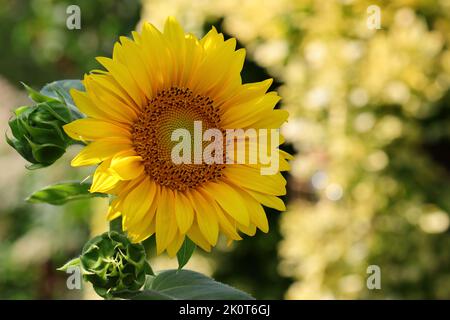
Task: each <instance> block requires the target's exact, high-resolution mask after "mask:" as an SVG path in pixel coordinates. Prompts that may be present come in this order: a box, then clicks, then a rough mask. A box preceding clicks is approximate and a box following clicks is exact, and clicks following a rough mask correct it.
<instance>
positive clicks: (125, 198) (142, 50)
mask: <svg viewBox="0 0 450 320" xmlns="http://www.w3.org/2000/svg"><path fill="white" fill-rule="evenodd" d="M244 59H245V50H244V49H239V50H236V40H235V39H228V40H226V41H225V40H224V37H223V35H222V34H220V33H218V32H217V31H216V29H215V28H212V30H210V31H209V32H208V33H207V34H206V35H205V36H204V37H203V38H202V39H200V40H199V39H198V38H196V37H195V36H194V35H192V34H185V33H184V31H183V29H182V27H181V26H180V25H179V24H178V22H177V21H176V20H175V19H174V18H168V19H167V21H166V23H165V26H164V30H163V32H161V31H159V30H158V29H156V28H155V27H154V26H153V25H151V24H149V23H145V24H144V25H143V28H142V32H140V33H138V32H133V33H132V39H130V38H127V37H120V42H117V43H115V45H114V50H113V56H112V58H111V59H110V58H105V57H99V58H97V60H98V61H99V62H100V64H102V65H103V66H104V67H105V68H106V71H104V70H93V71H92V72H91V73H90V74H88V75H85V76H84V79H83V84H84V86H85V90H86V91H77V90H72V91H71V95H72V97H73V100H74V102H75V104H76V106H77V107H78V109H79V110H80V111H81V112H82V113H84V114H85V115H86V116H87V117H86V118H83V119H79V120H76V121H74V122H71V123H69V124H67V125H65V126H64V130H65V132H66V133H67V134H68V135H69V136H70V137H71V138H73V139H76V140H80V141H83V142H85V143H86V144H87V146H86V147H84V148H83V149H82V150H81V151H80V153H79V154H78V155H77V156H76V157H75V158H74V159H73V160H72V162H71V164H72V166H86V165H97V164H98V167H97V168H96V170H95V173H94V175H93V181H92V186H91V188H90V192H100V193H107V194H111V195H113V197H112V200H111V203H110V206H109V210H108V216H107V218H108V219H109V220H112V219H115V218H117V217H119V216H121V217H122V227H123V230H124V231H126V232H127V234H128V236H129V237H130V238H131V239H132V241H133V242H141V241H143V240H145V239H146V238H148V237H150V236H151V235H153V234H155V237H156V246H157V253H158V254H160V253H162V252H164V251H167V252H168V254H169V255H170V256H174V255H175V254H176V253H177V251H178V250H179V248H180V247H181V245H182V243H183V241H184V239H185V237H186V236H187V237H188V238H189V239H191V240H192V241H193V242H194V243H196V244H197V245H198V246H200V247H201V248H202V249H204V250H206V251H210V250H211V247H212V246H215V245H216V243H217V240H218V236H219V234H220V233H221V234H223V235H224V236H225V237H226V238H227V239H228V241H233V240H241V239H242V238H241V235H242V234H247V235H249V236H253V235H254V234H255V232H256V229H257V228H258V229H260V230H261V231H263V232H268V229H269V226H268V222H267V217H266V215H265V212H264V209H263V207H262V205H264V206H267V207H271V208H275V209H277V210H280V211H282V210H285V206H284V203H283V201H282V200H281V199H280V198H279V197H278V196H281V195H284V194H285V193H286V188H285V185H286V181H285V179H284V178H283V177H282V175H281V174H280V172H279V171H283V170H288V163H287V160H288V159H290V155H289V154H287V153H285V152H283V151H281V150H279V149H276V152H277V156H278V157H279V163H280V165H279V170H278V171H277V172H276V174H273V175H262V174H261V172H260V168H261V167H262V164H260V163H256V164H220V163H212V164H206V163H201V164H185V163H182V164H175V163H174V162H173V161H171V150H172V148H173V144H174V142H173V141H171V139H170V137H171V133H172V132H173V131H174V130H175V129H178V128H184V129H187V130H190V131H192V130H193V129H192V128H193V123H194V121H201V122H202V124H203V129H202V130H206V129H208V128H218V129H220V130H222V131H224V130H226V129H237V128H240V129H246V128H255V129H263V128H264V129H267V128H273V129H277V128H279V127H280V126H281V125H282V124H283V122H285V121H286V119H287V117H288V114H287V112H286V111H282V110H274V106H275V104H276V103H277V102H278V101H279V100H280V97H279V96H278V95H277V93H276V92H267V90H268V88H269V86H270V85H271V83H272V80H271V79H269V80H265V81H262V82H256V83H247V84H242V80H241V76H240V72H241V70H242V67H243V63H244ZM281 142H282V141H281ZM249 144H250V143H249ZM277 147H278V146H277ZM224 153H225V151H224Z"/></svg>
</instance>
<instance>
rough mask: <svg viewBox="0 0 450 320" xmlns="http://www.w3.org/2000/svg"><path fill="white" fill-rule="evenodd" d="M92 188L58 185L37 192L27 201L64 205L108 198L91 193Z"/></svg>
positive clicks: (85, 185)
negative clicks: (68, 202)
mask: <svg viewBox="0 0 450 320" xmlns="http://www.w3.org/2000/svg"><path fill="white" fill-rule="evenodd" d="M90 187H91V184H90V183H80V182H65V183H57V184H54V185H51V186H48V187H45V188H44V189H41V190H39V191H36V192H35V193H33V194H32V195H31V196H29V197H28V198H27V201H28V202H33V203H50V204H54V205H62V204H64V203H66V202H67V201H72V200H79V199H85V198H92V197H106V196H107V195H105V194H101V193H90V192H89V188H90Z"/></svg>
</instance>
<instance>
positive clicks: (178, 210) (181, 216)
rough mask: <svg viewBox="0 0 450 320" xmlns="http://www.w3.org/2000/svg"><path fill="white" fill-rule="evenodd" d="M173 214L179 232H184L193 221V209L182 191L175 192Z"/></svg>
mask: <svg viewBox="0 0 450 320" xmlns="http://www.w3.org/2000/svg"><path fill="white" fill-rule="evenodd" d="M175 216H176V219H177V224H178V228H179V229H180V233H182V234H185V233H186V232H187V231H188V230H189V228H190V227H191V225H192V222H193V221H194V209H193V207H192V205H191V203H190V201H189V199H188V198H187V197H186V196H185V195H184V194H183V193H182V192H175Z"/></svg>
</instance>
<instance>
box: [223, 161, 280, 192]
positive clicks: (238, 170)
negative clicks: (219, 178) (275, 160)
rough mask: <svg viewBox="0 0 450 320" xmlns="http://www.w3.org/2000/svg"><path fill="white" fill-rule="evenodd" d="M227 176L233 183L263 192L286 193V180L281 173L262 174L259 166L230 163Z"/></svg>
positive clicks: (226, 169)
mask: <svg viewBox="0 0 450 320" xmlns="http://www.w3.org/2000/svg"><path fill="white" fill-rule="evenodd" d="M225 176H226V177H227V179H229V180H230V181H231V182H232V183H233V184H235V185H237V186H240V187H244V188H245V189H250V190H253V191H258V192H261V193H266V194H271V195H275V196H282V195H285V194H286V187H285V186H286V180H285V179H284V178H283V176H282V175H281V174H280V173H277V174H274V175H261V172H260V170H259V169H257V168H251V167H248V166H243V165H229V166H227V167H226V168H225Z"/></svg>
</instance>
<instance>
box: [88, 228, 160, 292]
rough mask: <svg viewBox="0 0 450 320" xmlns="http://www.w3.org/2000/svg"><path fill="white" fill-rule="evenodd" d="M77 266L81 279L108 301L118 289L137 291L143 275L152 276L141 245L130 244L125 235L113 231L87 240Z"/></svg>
mask: <svg viewBox="0 0 450 320" xmlns="http://www.w3.org/2000/svg"><path fill="white" fill-rule="evenodd" d="M80 263H81V267H82V270H83V271H82V272H83V277H84V279H85V280H86V281H89V282H91V283H92V285H93V287H94V289H95V291H96V292H97V293H98V294H99V295H100V296H102V297H104V298H111V297H113V294H114V293H115V292H118V291H121V290H139V289H140V288H141V287H142V286H143V285H144V283H145V276H146V274H152V271H151V268H150V266H149V264H148V263H147V260H146V255H145V249H144V246H143V245H142V244H138V243H131V242H130V240H129V239H128V238H127V237H126V236H125V235H124V234H121V233H118V232H115V231H110V232H106V233H104V234H102V235H100V236H97V237H95V238H93V239H91V240H90V241H88V242H87V243H86V245H85V246H84V248H83V251H82V254H81V256H80Z"/></svg>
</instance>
